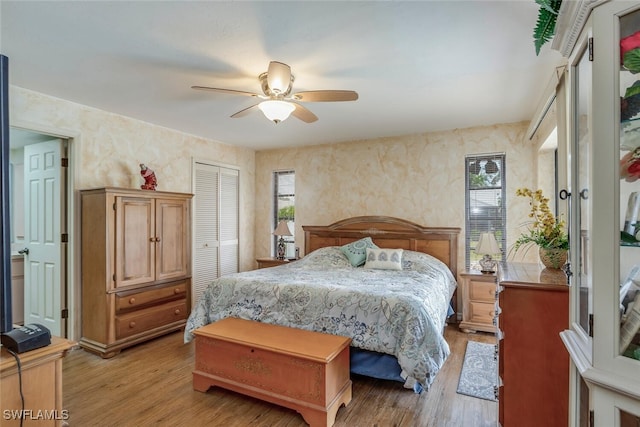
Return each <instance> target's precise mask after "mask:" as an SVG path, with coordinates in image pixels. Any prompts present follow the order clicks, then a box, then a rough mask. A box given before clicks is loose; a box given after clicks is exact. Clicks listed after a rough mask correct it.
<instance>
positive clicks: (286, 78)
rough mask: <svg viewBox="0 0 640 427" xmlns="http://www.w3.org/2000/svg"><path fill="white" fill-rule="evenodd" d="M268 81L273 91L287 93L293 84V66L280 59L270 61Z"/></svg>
mask: <svg viewBox="0 0 640 427" xmlns="http://www.w3.org/2000/svg"><path fill="white" fill-rule="evenodd" d="M267 83H268V85H269V89H271V91H272V92H273V93H275V94H281V93H287V91H288V90H289V86H290V85H291V67H289V66H288V65H287V64H283V63H282V62H278V61H271V62H269V69H268V70H267Z"/></svg>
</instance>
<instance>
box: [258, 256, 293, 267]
mask: <svg viewBox="0 0 640 427" xmlns="http://www.w3.org/2000/svg"><path fill="white" fill-rule="evenodd" d="M256 262H257V263H258V268H268V267H275V266H276V265H282V264H288V263H290V262H291V261H289V260H288V259H286V258H285V259H278V258H274V257H266V258H257V259H256Z"/></svg>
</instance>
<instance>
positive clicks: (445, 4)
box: [0, 0, 561, 149]
mask: <svg viewBox="0 0 640 427" xmlns="http://www.w3.org/2000/svg"><path fill="white" fill-rule="evenodd" d="M537 13H538V5H537V4H536V3H535V2H534V0H514V1H483V0H475V1H417V2H416V1H412V2H404V1H376V2H372V1H364V2H361V1H344V2H343V1H340V2H322V1H294V2H291V1H289V2H267V1H243V2H237V1H234V2H231V1H224V2H222V1H200V2H195V1H107V2H94V1H44V2H36V1H7V0H1V1H0V18H1V19H0V24H1V25H0V27H1V29H0V48H1V51H2V53H3V54H5V55H7V56H8V57H9V67H10V72H9V74H10V83H11V84H13V85H16V86H20V87H23V88H27V89H31V90H35V91H38V92H42V93H45V94H48V95H52V96H55V97H59V98H63V99H67V100H71V101H74V102H77V103H80V104H84V105H88V106H92V107H96V108H99V109H103V110H107V111H111V112H115V113H119V114H123V115H125V116H130V117H134V118H137V119H140V120H144V121H147V122H150V123H154V124H158V125H162V126H166V127H169V128H173V129H178V130H181V131H184V132H187V133H190V134H194V135H198V136H202V137H206V138H210V139H213V140H216V141H220V142H224V143H228V144H233V145H240V146H246V147H250V148H254V149H266V148H274V147H284V146H297V145H308V144H319V143H326V142H341V141H349V140H358V139H369V138H376V137H384V136H394V135H405V134H415V133H423V132H431V131H438V130H447V129H455V128H466V127H471V126H477V125H491V124H495V123H511V122H518V121H522V120H530V119H531V118H532V115H533V114H534V110H535V108H536V105H537V103H538V101H539V100H540V97H541V95H542V94H541V92H542V90H543V89H544V87H545V86H546V84H547V82H548V80H549V78H550V76H551V73H552V70H553V68H554V67H555V66H557V65H558V64H559V63H560V62H561V58H560V54H559V53H558V52H555V51H552V50H550V48H549V44H547V45H545V46H544V47H543V50H542V52H541V54H540V56H536V54H535V49H534V45H533V36H532V34H533V28H534V26H535V22H536V18H537ZM271 60H277V61H281V62H285V63H287V64H289V65H290V66H291V68H292V72H293V74H294V75H295V82H294V84H293V89H294V92H296V91H303V90H317V89H346V90H355V91H357V92H358V93H359V95H360V98H359V99H358V100H357V101H354V102H337V103H336V102H334V103H306V104H305V106H306V107H308V108H309V109H310V110H311V111H313V112H314V113H315V114H316V115H317V116H318V117H319V120H318V121H317V122H315V123H312V124H307V123H304V122H301V121H299V120H297V119H296V118H294V117H291V118H289V119H288V120H286V121H284V122H282V123H280V124H277V125H276V124H274V123H272V122H270V121H268V120H267V119H266V118H265V117H264V116H262V114H261V113H259V112H255V113H253V114H251V115H249V116H247V117H243V118H233V119H232V118H230V116H231V114H233V113H235V112H237V111H238V110H241V109H243V108H246V107H248V106H250V105H252V104H254V103H255V99H253V98H250V97H243V96H233V95H227V94H221V93H213V92H202V91H195V90H192V89H191V88H190V87H191V86H192V85H202V86H215V87H223V88H229V89H235V90H243V91H250V92H260V84H259V81H258V78H257V76H258V75H259V74H260V73H261V72H263V71H266V69H267V66H268V63H269V61H271Z"/></svg>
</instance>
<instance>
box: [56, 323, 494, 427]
mask: <svg viewBox="0 0 640 427" xmlns="http://www.w3.org/2000/svg"><path fill="white" fill-rule="evenodd" d="M445 336H446V338H447V341H448V342H449V345H450V346H451V350H452V351H451V355H450V356H449V358H448V359H447V361H446V363H445V365H444V367H443V368H442V370H441V371H440V372H439V373H438V376H437V377H436V380H435V382H434V384H433V386H432V387H431V389H430V390H429V391H427V392H423V393H422V394H421V395H417V394H415V393H413V392H412V391H411V390H406V389H403V388H402V384H400V383H395V382H391V381H381V380H375V379H371V378H365V377H359V376H352V381H353V399H352V401H351V403H350V404H349V405H348V406H346V407H342V408H340V409H339V411H338V414H337V417H336V423H335V424H334V425H335V426H336V427H343V426H349V427H351V426H356V427H360V426H372V427H374V426H375V427H387V426H404V427H409V426H411V427H423V426H424V427H426V426H432V427H436V426H437V427H444V426H460V427H462V426H464V427H484V426H491V427H493V426H495V425H496V424H497V421H496V420H497V412H498V407H497V403H495V402H490V401H487V400H482V399H477V398H474V397H469V396H464V395H460V394H457V393H456V388H457V385H458V377H459V374H460V368H461V366H462V360H463V357H464V352H465V348H466V342H467V340H468V339H471V340H474V341H481V342H490V343H493V342H495V338H494V337H493V336H492V335H489V334H484V333H478V334H471V335H468V334H464V333H462V332H460V331H458V329H457V327H456V326H448V327H447V330H446V332H445ZM193 365H194V346H193V343H191V344H183V342H182V333H180V332H178V333H174V334H170V335H166V336H164V337H161V338H158V339H155V340H153V341H150V342H147V343H144V344H141V345H138V346H135V347H131V348H129V349H126V350H124V351H123V352H122V353H120V354H119V355H118V356H116V357H114V358H112V359H108V360H103V359H101V358H100V357H99V356H96V355H94V354H91V353H88V352H86V351H84V350H81V349H77V350H73V351H70V352H69V353H68V354H67V356H66V357H65V358H64V359H63V381H64V384H63V396H64V399H63V408H64V409H66V410H68V411H69V426H71V427H75V426H80V427H84V426H101V427H104V426H118V427H128V426H135V427H142V426H148V425H158V426H204V425H207V426H225V427H235V426H237V427H244V426H252V427H253V426H278V427H285V426H286V427H298V426H300V427H303V426H306V425H307V424H306V423H305V422H304V420H303V419H302V416H300V415H299V414H298V413H296V412H295V411H292V410H290V409H287V408H281V407H279V406H276V405H272V404H269V403H265V402H261V401H259V400H256V399H253V398H250V397H245V396H242V395H240V394H236V393H233V392H230V391H226V390H223V389H220V388H211V389H209V391H208V392H207V393H201V392H197V391H194V390H193V388H192V384H191V379H192V377H191V371H192V369H193Z"/></svg>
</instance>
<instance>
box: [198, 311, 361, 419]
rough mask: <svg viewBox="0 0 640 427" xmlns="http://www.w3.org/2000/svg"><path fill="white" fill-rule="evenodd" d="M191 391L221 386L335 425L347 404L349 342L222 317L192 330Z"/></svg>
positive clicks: (348, 392) (348, 391) (318, 334)
mask: <svg viewBox="0 0 640 427" xmlns="http://www.w3.org/2000/svg"><path fill="white" fill-rule="evenodd" d="M194 334H195V336H196V338H195V342H196V344H195V346H196V357H195V370H194V371H193V388H194V389H195V390H198V391H202V392H206V391H207V390H208V389H209V387H211V386H219V387H223V388H226V389H229V390H233V391H236V392H239V393H242V394H246V395H248V396H252V397H255V398H258V399H261V400H265V401H267V402H271V403H275V404H277V405H281V406H284V407H287V408H291V409H294V410H296V411H298V412H299V413H300V414H301V415H302V417H303V418H304V420H305V421H306V422H307V423H308V424H310V425H311V427H320V426H322V427H330V426H332V425H333V423H334V421H335V418H336V413H337V412H338V408H340V406H342V405H343V404H344V405H347V404H348V403H349V402H350V401H351V380H350V379H349V344H350V342H351V340H350V339H349V338H345V337H341V336H336V335H329V334H323V333H319V332H310V331H305V330H301V329H294V328H287V327H284V326H277V325H269V324H266V323H260V322H253V321H249V320H243V319H236V318H226V319H223V320H220V321H218V322H214V323H211V324H209V325H206V326H203V327H201V328H199V329H197V330H195V331H194Z"/></svg>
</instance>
